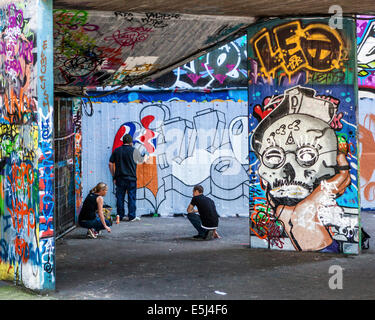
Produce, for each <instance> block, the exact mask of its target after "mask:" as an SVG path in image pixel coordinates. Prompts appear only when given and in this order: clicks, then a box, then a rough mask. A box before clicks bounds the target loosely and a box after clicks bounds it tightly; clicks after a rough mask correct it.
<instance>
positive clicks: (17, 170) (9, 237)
mask: <svg viewBox="0 0 375 320" xmlns="http://www.w3.org/2000/svg"><path fill="white" fill-rule="evenodd" d="M32 25H33V23H32V17H31V15H30V12H29V11H28V9H27V7H26V5H25V4H23V3H9V2H8V4H6V5H3V6H2V7H1V8H0V173H1V178H0V189H1V192H0V219H1V226H2V227H1V229H0V275H1V278H2V279H9V280H17V281H20V282H23V283H29V284H30V283H32V285H30V286H33V287H34V286H35V287H38V286H39V285H40V284H39V283H36V284H35V283H34V282H35V281H39V275H40V273H39V269H38V267H39V266H40V264H41V253H40V251H39V249H40V243H39V236H40V235H39V234H38V232H39V230H40V228H41V225H40V216H39V205H40V204H39V191H38V186H39V181H38V151H39V150H38V136H39V128H38V122H37V120H38V110H37V99H36V96H37V93H36V87H35V84H34V82H35V80H34V77H35V73H36V63H37V60H36V55H35V53H34V52H35V50H36V47H37V45H36V35H35V31H34V30H33V29H32Z"/></svg>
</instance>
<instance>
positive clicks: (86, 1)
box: [54, 0, 375, 17]
mask: <svg viewBox="0 0 375 320" xmlns="http://www.w3.org/2000/svg"><path fill="white" fill-rule="evenodd" d="M332 5H339V6H341V8H342V10H343V13H344V14H371V13H372V14H374V13H375V1H374V0H360V1H353V0H335V1H332V0H330V1H328V0H319V1H316V0H303V1H301V0H282V1H280V0H204V1H202V0H190V1H181V0H151V1H150V0H111V1H103V0H57V1H56V0H55V1H54V7H55V8H64V9H68V8H70V9H86V10H102V11H123V12H124V11H127V12H163V13H180V14H197V15H200V14H204V15H223V16H246V17H259V16H267V17H269V16H285V15H302V14H329V8H330V6H332Z"/></svg>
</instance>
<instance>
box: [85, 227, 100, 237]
mask: <svg viewBox="0 0 375 320" xmlns="http://www.w3.org/2000/svg"><path fill="white" fill-rule="evenodd" d="M87 237H89V238H91V239H96V238H97V237H98V234H97V233H96V231H95V230H94V229H88V230H87Z"/></svg>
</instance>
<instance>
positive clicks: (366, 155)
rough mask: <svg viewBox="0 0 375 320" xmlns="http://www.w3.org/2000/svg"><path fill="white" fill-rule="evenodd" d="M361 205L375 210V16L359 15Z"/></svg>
mask: <svg viewBox="0 0 375 320" xmlns="http://www.w3.org/2000/svg"><path fill="white" fill-rule="evenodd" d="M357 45H358V52H357V59H358V88H359V92H358V109H359V119H358V122H359V147H360V149H359V151H360V153H359V154H360V158H359V161H360V163H361V164H362V165H361V168H360V188H361V208H362V209H364V210H374V209H375V202H374V200H375V127H374V124H375V122H374V121H375V110H374V106H375V50H374V48H375V17H371V16H358V17H357Z"/></svg>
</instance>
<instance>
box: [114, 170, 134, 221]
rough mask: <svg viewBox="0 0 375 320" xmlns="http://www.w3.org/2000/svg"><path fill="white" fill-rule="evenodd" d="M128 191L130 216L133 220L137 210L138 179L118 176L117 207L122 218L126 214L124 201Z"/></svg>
mask: <svg viewBox="0 0 375 320" xmlns="http://www.w3.org/2000/svg"><path fill="white" fill-rule="evenodd" d="M126 192H128V217H129V220H133V219H134V218H135V211H136V194H137V180H131V179H128V178H123V177H119V178H116V199H117V202H116V207H117V214H118V215H119V216H120V219H122V218H124V216H125V208H124V201H125V194H126Z"/></svg>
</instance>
